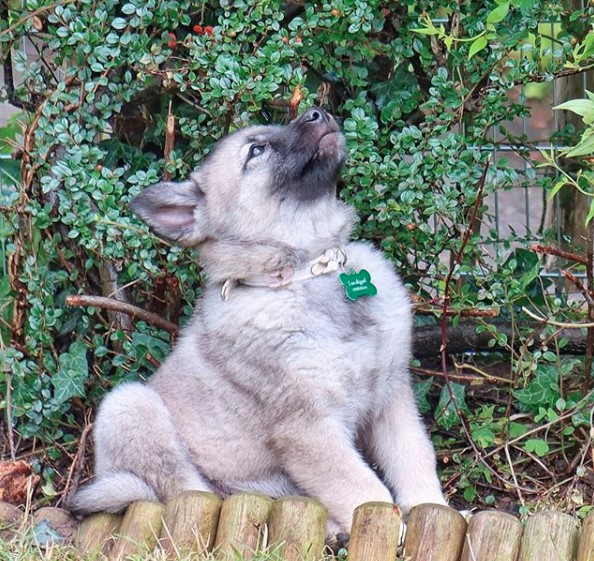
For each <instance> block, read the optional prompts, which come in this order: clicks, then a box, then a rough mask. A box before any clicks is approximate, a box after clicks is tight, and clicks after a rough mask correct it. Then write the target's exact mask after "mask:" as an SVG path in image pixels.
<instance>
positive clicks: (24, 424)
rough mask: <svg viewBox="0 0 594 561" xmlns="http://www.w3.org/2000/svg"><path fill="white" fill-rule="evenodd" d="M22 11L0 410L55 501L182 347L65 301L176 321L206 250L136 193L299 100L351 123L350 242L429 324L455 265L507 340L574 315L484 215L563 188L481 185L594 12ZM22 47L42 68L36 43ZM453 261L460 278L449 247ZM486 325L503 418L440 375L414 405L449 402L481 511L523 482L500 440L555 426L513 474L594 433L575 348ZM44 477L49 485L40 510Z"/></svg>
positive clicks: (451, 433) (391, 8)
mask: <svg viewBox="0 0 594 561" xmlns="http://www.w3.org/2000/svg"><path fill="white" fill-rule="evenodd" d="M9 6H11V7H8V8H7V7H5V8H0V12H1V13H2V15H3V17H1V18H0V48H1V49H2V53H3V56H4V58H7V57H8V59H9V60H10V59H12V63H13V66H14V68H15V70H16V71H17V72H18V73H20V74H21V75H22V82H20V85H18V84H16V86H15V87H14V88H13V87H12V86H13V84H9V87H8V88H7V89H6V92H5V93H6V94H7V95H8V97H9V98H10V101H11V102H13V103H15V104H17V105H18V106H20V107H21V108H22V109H23V111H22V113H21V114H20V119H21V122H22V123H23V127H22V130H21V131H20V132H16V133H15V132H14V131H13V133H14V135H16V136H15V137H16V138H17V140H18V141H19V142H20V144H21V150H20V151H18V153H17V156H18V157H20V159H21V160H20V167H19V168H18V170H15V167H14V165H13V164H14V163H12V164H11V165H5V164H6V162H5V161H4V160H0V173H1V177H2V178H3V188H2V191H1V192H0V193H1V196H2V204H1V207H0V208H1V211H2V213H1V214H0V231H1V232H2V233H3V235H4V238H5V239H6V240H7V242H6V244H5V245H4V246H3V249H2V250H3V251H4V254H3V256H2V257H3V259H4V261H5V263H6V268H5V271H4V276H3V277H2V281H1V282H0V314H1V315H0V318H1V320H2V321H1V322H0V331H1V333H2V341H3V343H2V345H1V347H0V356H1V362H2V364H3V369H2V372H0V379H1V380H2V383H3V384H4V385H7V386H10V388H11V389H12V393H11V395H10V402H9V401H8V400H7V399H5V400H4V401H3V407H4V408H9V409H10V414H11V418H12V422H13V426H14V430H15V431H16V432H17V433H18V435H19V436H20V439H21V440H20V441H19V443H20V445H21V446H23V447H26V446H27V443H30V442H42V443H43V446H42V447H41V448H36V452H35V453H36V454H37V462H38V464H37V465H38V467H39V469H40V470H42V469H45V471H44V476H45V478H46V482H49V483H51V484H52V485H54V486H55V487H56V488H58V489H60V488H61V487H62V486H63V484H64V481H63V477H64V476H65V473H64V472H65V471H66V470H65V466H66V464H67V463H68V462H70V461H71V458H72V456H73V454H74V453H75V451H76V447H77V445H78V436H79V434H80V430H81V427H82V425H83V424H84V423H85V413H86V412H87V410H88V407H89V404H91V403H94V402H95V401H96V399H97V398H99V397H100V396H101V395H102V394H103V393H104V392H105V391H106V390H107V389H109V388H110V387H112V386H114V385H116V384H118V383H120V382H121V381H122V380H130V379H138V378H146V377H147V376H149V375H150V373H151V372H152V371H153V370H154V368H155V367H156V365H158V363H159V362H160V361H161V360H162V359H163V357H164V356H165V355H166V354H167V351H168V348H169V343H170V334H169V333H167V331H164V330H162V329H159V328H157V327H155V326H154V325H152V324H151V323H147V322H143V321H141V320H136V321H133V320H131V318H130V317H128V316H126V315H125V314H122V313H118V312H117V311H115V312H113V311H106V310H104V309H101V308H97V307H96V308H93V307H84V308H77V307H74V308H73V307H69V306H67V305H66V298H67V296H71V295H76V294H91V295H102V296H108V297H112V298H115V299H120V300H122V301H126V302H129V303H133V304H134V305H136V306H139V307H142V308H145V309H146V310H150V311H152V312H154V313H156V314H158V315H160V316H162V317H164V318H167V319H169V320H170V321H172V322H175V323H178V322H181V323H183V322H184V321H185V320H186V319H187V318H188V317H189V315H190V313H191V309H192V304H193V302H194V300H195V298H196V297H197V296H198V295H199V294H200V290H201V284H200V271H199V270H198V268H197V266H196V265H195V263H194V260H193V257H192V255H191V253H190V252H187V251H182V250H180V249H177V248H172V247H168V246H167V245H166V244H164V243H163V242H162V241H160V240H157V239H155V238H154V237H153V236H151V235H150V234H149V233H148V231H147V229H146V228H145V226H143V225H141V224H140V223H139V222H138V221H137V220H136V219H135V218H134V217H132V216H131V214H130V213H129V211H128V209H127V203H128V201H129V200H130V199H131V198H132V197H133V196H135V195H136V194H137V193H138V192H139V191H140V190H141V189H143V188H144V187H146V186H148V185H150V184H152V183H155V182H157V181H158V180H159V179H160V178H161V177H162V176H164V175H165V176H167V177H172V178H182V177H184V176H185V175H186V174H187V173H188V172H189V171H190V170H191V169H192V168H193V167H195V166H196V165H197V162H199V160H200V159H201V158H202V157H203V156H204V155H205V154H206V153H207V152H208V150H209V148H210V146H211V145H212V143H213V142H214V141H216V140H217V139H218V138H220V137H221V136H223V135H225V134H226V133H228V132H229V131H231V130H233V129H235V128H237V127H240V126H243V125H245V124H247V123H253V122H262V123H267V122H279V123H282V122H287V121H288V120H289V119H290V118H291V117H292V116H293V115H294V114H295V113H296V111H297V108H298V106H299V104H300V105H301V107H306V106H308V105H310V104H313V103H317V104H321V105H324V106H325V107H328V108H329V109H330V110H331V111H333V113H334V114H336V115H337V117H338V118H339V119H340V120H341V122H342V126H343V129H344V132H345V135H346V138H347V143H348V148H349V158H348V164H347V166H346V169H345V172H344V176H343V183H342V184H341V195H342V197H343V198H344V199H345V200H346V201H348V202H350V203H352V204H354V205H355V206H356V207H357V209H358V213H359V217H360V222H359V223H358V226H357V230H356V235H357V236H358V237H360V238H364V239H368V240H371V241H373V242H375V243H376V244H377V245H378V246H380V247H381V248H382V249H383V250H384V251H385V252H386V253H387V255H388V256H389V257H390V258H391V259H392V260H393V261H394V264H395V267H396V268H397V269H399V270H400V271H402V273H403V274H404V276H405V278H406V280H407V282H408V283H409V285H410V286H411V288H412V290H414V291H415V292H416V293H417V294H418V295H419V296H420V297H421V298H423V299H424V301H425V302H428V303H429V305H430V307H431V305H432V304H435V306H434V307H433V309H435V310H436V315H439V313H440V310H441V307H442V303H443V301H442V297H443V295H444V290H445V279H446V278H447V276H448V273H450V272H451V273H452V274H451V279H450V280H451V283H450V287H449V288H450V289H451V294H450V295H449V301H448V302H446V305H447V306H448V308H449V309H450V310H454V312H457V313H462V312H463V311H464V310H467V309H477V308H478V309H479V310H480V309H483V308H488V309H496V310H498V311H499V312H500V314H501V317H502V318H504V319H505V321H506V322H507V323H511V324H513V325H514V326H515V325H516V323H515V322H516V320H517V314H518V312H519V311H520V310H521V308H522V306H525V305H527V304H528V305H537V306H540V305H545V303H546V305H547V306H548V307H549V311H550V313H551V314H554V315H556V316H557V317H559V318H563V317H565V316H568V317H573V315H575V314H576V313H577V312H575V313H574V310H573V309H572V308H571V307H567V306H566V303H565V301H561V302H559V303H557V304H551V303H550V300H551V298H549V296H547V282H546V281H544V280H542V279H541V277H540V276H539V273H540V269H541V264H540V262H539V261H538V259H537V258H536V257H535V255H534V254H533V253H531V252H529V251H527V250H525V249H518V248H517V241H518V240H517V239H514V238H511V239H508V240H505V241H501V240H499V238H498V234H497V232H496V229H495V228H494V224H493V216H491V215H490V212H489V210H488V207H487V205H486V204H485V197H486V196H487V195H489V194H491V193H494V192H495V191H498V190H504V189H508V188H511V187H512V186H525V187H527V186H530V187H534V186H537V187H543V188H547V186H549V185H550V184H551V179H550V177H547V176H546V175H543V174H537V173H536V172H535V169H534V167H532V166H529V167H527V168H526V169H525V170H517V169H515V168H514V167H513V166H511V165H510V164H509V163H508V162H507V161H506V160H504V159H497V160H495V161H492V162H491V163H490V165H489V168H488V173H487V177H486V181H485V182H484V186H482V187H480V179H481V176H482V174H483V171H484V169H485V165H486V163H487V160H488V158H489V155H490V154H491V153H492V152H493V151H495V150H496V148H497V146H498V144H499V142H498V141H495V140H494V136H493V130H494V129H497V130H499V131H500V133H501V134H499V136H498V138H505V140H506V142H511V143H515V144H517V145H518V146H520V148H518V150H519V151H520V152H521V153H522V154H523V155H525V156H526V157H529V156H530V155H529V154H528V152H527V149H522V148H521V145H522V138H515V137H513V135H512V133H511V132H509V131H508V130H507V128H506V126H507V124H508V123H509V122H510V121H512V120H513V119H515V118H517V117H522V116H527V115H529V109H528V108H527V106H526V104H525V99H524V98H523V97H522V95H520V96H519V98H518V99H517V101H516V100H514V99H515V98H514V97H513V96H510V92H512V91H515V90H516V89H517V88H518V86H522V85H525V84H527V83H529V82H532V81H538V80H541V79H542V80H545V79H552V78H553V77H554V75H555V73H556V72H559V71H561V69H562V68H563V65H564V64H565V63H569V64H571V63H576V60H577V58H576V56H574V55H576V53H577V55H579V57H581V58H579V57H578V58H579V60H578V61H577V62H579V64H582V65H583V63H587V62H588V61H591V58H588V56H586V55H587V54H588V53H589V51H588V52H586V55H584V53H583V52H582V51H577V50H575V48H574V44H575V43H576V41H577V42H578V44H580V45H581V43H580V41H581V39H582V38H583V37H584V36H585V35H586V33H587V30H588V25H589V23H588V22H589V18H591V16H592V14H591V11H592V8H588V9H587V10H585V11H578V12H575V13H573V12H571V11H570V10H566V9H564V8H563V7H562V6H561V4H559V3H558V2H557V3H555V2H549V1H542V2H541V1H536V0H526V1H523V2H521V3H518V4H517V5H516V4H515V3H511V2H501V1H497V2H490V1H481V2H475V1H471V2H466V3H462V4H459V3H451V2H447V1H442V2H440V3H437V4H436V3H435V2H427V1H414V2H413V1H412V0H411V1H405V2H400V3H394V2H378V1H364V0H336V1H335V2H332V3H324V2H321V3H305V4H301V3H298V2H291V1H290V2H287V3H280V2H273V1H263V2H244V1H242V0H221V1H220V2H196V1H193V0H159V1H157V0H131V1H119V0H117V1H116V0H92V1H91V0H63V1H58V2H54V1H53V0H52V1H51V2H50V1H49V0H26V1H25V2H24V7H23V8H20V7H19V5H18V4H14V3H9ZM427 14H430V15H431V17H433V15H435V16H437V15H439V16H442V17H443V23H440V22H439V21H438V20H435V19H431V17H430V16H428V15H427ZM4 16H5V17H4ZM551 17H553V18H555V19H556V20H557V22H558V23H557V24H556V30H557V31H556V37H555V38H554V41H553V42H552V43H551V44H552V45H553V46H552V47H551V49H553V50H554V53H553V54H554V56H552V55H551V52H550V49H548V50H547V49H545V48H541V45H542V42H543V36H542V33H541V30H540V27H539V24H540V23H541V22H543V21H545V20H549V19H550V18H551ZM23 37H29V39H30V40H31V41H32V43H33V44H34V45H35V46H36V48H37V50H38V53H39V54H38V56H35V57H33V59H31V58H27V57H26V56H25V54H24V53H23V52H22V51H21V50H20V40H21V39H22V38H23ZM526 45H534V48H533V49H532V50H531V51H530V52H531V55H530V56H520V55H519V53H520V52H522V50H523V49H524V48H525V46H526ZM580 48H581V47H580ZM11 49H12V51H11ZM582 50H583V48H582ZM590 54H591V53H590ZM5 130H6V129H5ZM7 134H8V133H7ZM14 135H13V136H14ZM522 150H523V151H522ZM17 176H18V177H17ZM6 185H8V186H9V187H8V188H7V187H6ZM10 185H12V186H13V187H12V188H10ZM480 225H482V228H478V227H477V226H480ZM469 228H470V229H472V233H471V234H470V235H469V236H468V237H467V238H466V239H465V233H466V232H467V230H468V229H469ZM512 243H513V244H514V245H513V247H512ZM514 248H515V249H514ZM510 253H511V256H510ZM456 254H458V255H460V257H461V259H459V261H458V262H457V263H455V267H454V266H453V265H452V261H451V260H450V259H449V257H448V256H451V255H456ZM452 267H454V269H453V270H452V271H451V268H452ZM479 315H480V314H479ZM457 319H459V316H458V317H457ZM457 319H456V317H455V318H454V320H455V321H457ZM423 321H424V322H425V323H435V319H434V318H431V317H429V318H427V317H424V318H420V319H419V323H421V322H423ZM479 327H480V329H482V330H484V331H486V332H488V333H490V334H491V336H492V343H491V344H492V345H493V346H497V347H504V348H507V350H509V351H510V352H511V356H512V365H511V374H510V376H509V379H508V381H507V383H506V385H503V386H496V391H495V393H496V394H497V398H496V399H495V401H494V403H495V404H489V403H485V402H484V401H483V399H482V398H476V401H474V400H475V396H473V403H470V401H471V400H470V399H469V392H468V391H466V392H465V391H464V390H465V388H464V386H463V385H460V384H458V385H455V384H454V383H450V384H446V385H443V388H444V389H443V390H441V394H440V396H437V395H436V390H437V391H438V392H439V391H440V388H441V387H442V385H441V384H439V383H437V382H435V381H434V382H433V383H427V382H425V383H424V384H421V385H420V386H419V398H420V399H421V400H422V402H423V403H425V406H426V409H427V410H429V409H431V410H433V409H435V428H436V434H435V440H436V444H437V445H438V447H439V448H440V449H442V450H443V451H444V453H443V455H442V456H444V462H445V459H450V457H451V458H452V459H453V462H451V463H449V465H445V464H443V465H442V467H444V466H445V467H444V475H445V476H446V477H447V478H449V481H450V482H452V483H454V482H455V481H456V480H459V481H460V483H461V488H462V493H463V496H464V498H465V499H466V500H478V499H479V498H481V497H482V500H483V501H484V502H487V503H489V502H493V499H492V493H491V491H490V490H489V489H490V487H492V486H496V485H499V488H500V489H503V488H504V487H505V486H504V484H503V483H505V482H510V481H512V480H511V479H510V478H511V475H512V474H511V471H510V470H513V467H511V466H512V464H510V463H508V462H507V461H506V459H505V457H503V456H502V454H501V450H500V449H499V451H498V452H497V453H493V454H491V452H489V451H492V450H493V449H494V448H496V447H498V446H500V444H501V442H502V439H505V438H508V437H510V438H521V435H522V434H524V433H520V432H518V431H519V430H520V429H519V428H518V427H520V425H521V426H522V430H525V432H526V434H528V433H529V431H530V430H532V429H534V428H535V427H536V426H537V424H538V423H539V422H540V421H541V419H542V418H544V419H546V420H547V422H548V423H550V426H551V427H552V428H553V430H551V431H549V432H548V433H539V432H534V433H531V435H529V436H531V437H533V438H531V439H526V440H518V443H519V445H518V446H517V447H516V448H514V449H513V450H512V454H513V457H514V458H516V459H517V461H518V462H523V461H524V460H525V459H526V458H527V459H528V460H530V456H525V455H523V454H524V452H529V453H530V454H532V455H536V456H539V457H542V458H544V459H545V460H548V459H550V458H549V456H548V453H549V450H550V449H555V450H557V451H558V450H559V447H561V448H562V449H563V450H564V451H565V450H568V449H571V450H575V449H576V446H578V444H579V438H577V439H576V438H575V437H574V436H573V433H569V432H568V430H569V429H571V428H575V427H580V426H581V425H582V424H583V420H584V418H583V415H584V413H583V409H584V407H585V406H586V404H587V402H586V401H584V400H583V397H584V393H583V391H582V392H581V393H580V391H576V392H573V391H570V390H569V387H568V382H566V378H567V379H568V378H570V375H571V373H572V372H573V370H574V369H575V367H576V362H575V360H573V359H571V360H568V359H565V358H563V357H562V356H561V354H560V351H561V350H562V348H563V341H562V340H559V338H558V337H557V335H558V334H557V332H556V331H555V330H554V329H552V328H551V327H550V326H547V327H542V326H541V328H540V329H541V331H540V332H539V333H538V334H534V331H533V330H531V329H524V328H521V326H520V328H521V329H520V332H519V334H518V332H517V331H516V332H515V335H514V336H513V337H514V338H516V339H517V340H514V341H512V337H510V336H509V335H506V334H505V333H503V332H502V331H501V330H500V329H499V328H498V327H497V326H494V325H492V324H490V323H489V322H488V321H486V320H485V321H479ZM517 341H520V343H519V344H518V343H517ZM487 381H488V378H487ZM578 390H579V388H578ZM473 393H474V392H473ZM4 395H6V394H4ZM452 395H453V396H454V398H452ZM489 399H493V398H492V397H491V398H489ZM561 402H562V405H563V406H562V407H561V405H560V404H561ZM431 404H433V407H432V406H431ZM541 410H543V411H544V413H543V412H542V411H541ZM567 411H571V412H573V413H575V415H582V417H581V418H580V420H579V421H576V418H577V417H575V418H574V417H572V416H571V415H569V416H568V415H565V416H564V415H562V414H561V413H562V412H567ZM514 415H515V416H519V417H518V418H519V419H521V422H520V421H518V420H517V419H516V420H513V419H514ZM542 415H544V417H542ZM554 415H556V416H557V419H556V420H553V416H554ZM559 419H561V420H559ZM463 428H465V429H466V432H464V431H463V430H462V429H463ZM514 431H515V432H514ZM553 433H554V435H553ZM513 435H516V436H513ZM558 437H559V439H560V440H559V439H558ZM469 442H471V443H472V446H474V447H475V451H482V452H484V456H483V457H482V459H477V458H476V457H475V456H474V455H473V454H472V447H471V445H470V444H469ZM542 443H544V444H546V446H547V447H548V448H546V449H545V447H544V445H543V444H542ZM446 456H447V457H446ZM514 461H515V460H514ZM543 461H544V460H543ZM550 461H551V462H552V459H550ZM450 466H454V469H453V471H452V469H451V467H450ZM56 470H58V471H59V473H57V472H56ZM493 472H495V473H496V474H497V475H498V476H499V480H497V478H495V479H494V476H493ZM502 481H503V483H502ZM52 485H49V486H47V485H46V486H45V487H44V491H46V495H48V496H52V494H53V493H55V491H53V489H54V487H53V486H52ZM539 490H540V488H538V486H536V491H535V495H538V494H539ZM485 497H486V498H485ZM489 497H491V498H489Z"/></svg>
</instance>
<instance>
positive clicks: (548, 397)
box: [513, 365, 559, 406]
mask: <svg viewBox="0 0 594 561" xmlns="http://www.w3.org/2000/svg"><path fill="white" fill-rule="evenodd" d="M513 394H514V396H515V397H516V398H517V399H518V401H519V402H520V403H522V404H523V405H539V406H548V405H552V404H553V403H555V402H556V401H557V399H559V382H558V372H557V369H556V368H555V367H554V366H551V365H540V366H539V368H538V370H537V371H536V373H535V377H534V379H533V380H532V381H531V382H530V383H529V384H528V385H527V386H526V387H525V388H524V389H521V390H515V391H514V392H513Z"/></svg>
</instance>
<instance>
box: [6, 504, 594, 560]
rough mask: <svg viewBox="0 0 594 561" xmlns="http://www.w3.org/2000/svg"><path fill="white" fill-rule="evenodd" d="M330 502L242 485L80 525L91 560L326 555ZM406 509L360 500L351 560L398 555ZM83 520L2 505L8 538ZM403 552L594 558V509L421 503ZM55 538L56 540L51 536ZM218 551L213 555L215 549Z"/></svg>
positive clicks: (84, 553)
mask: <svg viewBox="0 0 594 561" xmlns="http://www.w3.org/2000/svg"><path fill="white" fill-rule="evenodd" d="M326 519H327V513H326V509H325V508H324V507H323V506H322V505H321V504H320V503H319V502H318V501H316V500H315V499H310V498H305V497H284V498H281V499H277V500H276V501H273V500H272V499H270V498H269V497H266V496H264V495H260V494H258V493H239V494H237V495H232V496H230V497H228V498H227V499H225V500H224V501H222V500H221V499H220V498H218V497H216V496H215V495H212V494H210V493H203V492H190V493H184V494H182V495H180V496H179V497H176V498H175V499H174V500H172V501H170V502H169V503H168V504H167V505H161V504H159V503H154V502H147V501H141V502H137V503H133V504H132V505H130V506H129V507H128V509H127V511H126V513H125V514H124V515H123V516H122V515H114V514H96V515H93V516H90V517H88V518H86V519H85V520H83V521H82V522H81V523H80V524H79V525H78V536H77V539H76V547H77V549H78V551H79V553H80V554H81V558H82V559H85V560H88V559H105V558H107V559H108V560H109V561H124V560H125V559H127V558H129V557H130V556H137V557H138V556H139V555H140V556H142V555H144V554H145V553H147V552H149V551H151V550H153V549H155V548H161V550H162V551H163V552H164V553H165V554H167V557H168V558H169V559H172V560H173V559H175V558H177V557H178V556H180V555H185V554H186V553H191V556H190V557H191V558H192V559H200V558H201V557H202V556H203V555H204V554H207V553H208V554H212V555H213V557H214V558H215V559H217V561H228V560H229V561H231V560H233V561H236V560H237V559H250V558H251V557H253V556H254V554H256V553H257V552H267V553H270V554H271V556H272V557H273V558H278V559H283V561H319V560H321V559H323V558H325V559H326V560H327V559H328V556H326V557H324V554H326V555H327V554H328V552H327V551H324V540H325V534H326ZM400 522H401V519H400V511H399V509H398V508H397V507H395V505H392V504H390V503H366V504H364V505H361V506H360V507H359V508H357V510H356V512H355V515H354V518H353V526H352V530H351V537H350V543H349V548H348V557H349V561H395V559H396V558H397V549H398V548H399V533H400ZM76 524H77V523H76V521H75V520H74V519H72V518H71V517H70V516H69V515H68V513H67V512H66V511H64V510H62V509H56V508H43V509H39V510H38V511H37V512H35V513H34V514H33V515H32V516H30V517H25V516H24V513H23V512H22V509H17V508H15V507H11V506H7V505H6V504H3V503H0V540H3V539H4V540H11V539H15V537H18V535H19V534H21V533H22V532H28V531H31V532H32V535H33V536H38V538H39V541H38V543H39V545H40V546H41V547H50V546H51V543H50V541H51V540H54V539H55V540H56V541H55V543H56V544H58V545H62V546H64V545H66V544H67V543H68V541H69V540H70V539H71V538H70V537H69V536H70V534H73V533H74V530H75V529H76ZM407 524H408V529H407V533H406V537H405V539H404V544H403V546H402V545H401V546H400V547H401V548H402V549H401V550H399V554H400V557H398V559H406V560H407V561H425V560H427V559H431V560H432V561H594V511H593V512H591V513H590V514H589V515H588V516H587V517H586V518H585V519H584V521H583V522H582V524H581V525H580V524H579V522H578V520H577V519H575V518H574V517H572V516H569V515H568V514H563V513H561V512H555V511H546V512H545V511H543V512H539V513H536V514H534V515H532V516H530V517H529V518H528V519H527V521H526V523H525V524H522V523H521V522H520V521H519V520H518V519H517V518H516V517H514V516H512V515H510V514H506V513H503V512H498V511H495V510H491V511H483V512H479V513H476V514H474V515H473V516H472V517H471V518H470V522H469V523H468V524H467V523H466V520H465V519H464V517H463V516H462V515H461V514H459V513H458V512H457V511H455V510H453V509H451V508H448V507H445V506H442V505H419V506H417V507H415V508H414V509H413V510H412V511H411V513H410V515H409V517H408V520H407ZM44 540H46V541H44ZM209 558H210V557H209Z"/></svg>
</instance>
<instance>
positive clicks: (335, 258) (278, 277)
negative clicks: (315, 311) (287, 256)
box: [221, 247, 347, 300]
mask: <svg viewBox="0 0 594 561" xmlns="http://www.w3.org/2000/svg"><path fill="white" fill-rule="evenodd" d="M346 262H347V254H346V251H345V249H344V248H343V247H333V248H331V249H328V250H326V251H325V252H324V253H323V254H322V255H320V256H319V257H317V258H316V259H314V260H313V261H310V262H309V263H308V264H307V265H306V266H305V267H303V268H301V269H297V270H296V271H295V270H294V269H293V267H284V268H283V269H280V270H278V271H273V272H272V273H268V274H266V275H254V276H251V277H246V278H244V279H227V280H226V281H225V282H224V284H223V287H222V288H221V300H227V298H228V297H229V292H230V291H231V288H232V287H234V286H236V285H238V284H242V285H244V286H251V287H256V288H273V289H274V288H283V287H285V286H289V285H290V284H293V283H296V282H307V281H308V280H311V279H313V278H315V277H319V276H320V275H329V274H330V273H334V272H336V271H338V269H339V268H342V267H344V265H345V263H346Z"/></svg>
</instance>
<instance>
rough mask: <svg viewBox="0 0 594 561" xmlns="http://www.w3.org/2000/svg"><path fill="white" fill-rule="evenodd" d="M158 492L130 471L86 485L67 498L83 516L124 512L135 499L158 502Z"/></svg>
mask: <svg viewBox="0 0 594 561" xmlns="http://www.w3.org/2000/svg"><path fill="white" fill-rule="evenodd" d="M158 500H159V499H158V497H157V494H156V493H155V491H154V490H153V489H152V487H150V486H149V485H148V483H146V482H145V481H143V480H142V479H140V477H137V476H136V475H134V474H133V473H130V472H127V471H119V472H114V473H110V474H108V475H105V476H103V477H100V478H99V479H97V480H96V481H94V482H93V483H91V484H90V485H86V486H85V487H82V488H81V489H80V490H79V491H77V492H76V493H75V494H74V495H73V496H72V497H69V498H68V500H67V501H66V508H68V509H69V510H70V511H71V512H73V513H75V514H80V515H86V514H91V513H93V512H121V511H123V510H124V509H125V508H126V507H127V506H128V505H129V504H130V503H133V502H134V501H158Z"/></svg>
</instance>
